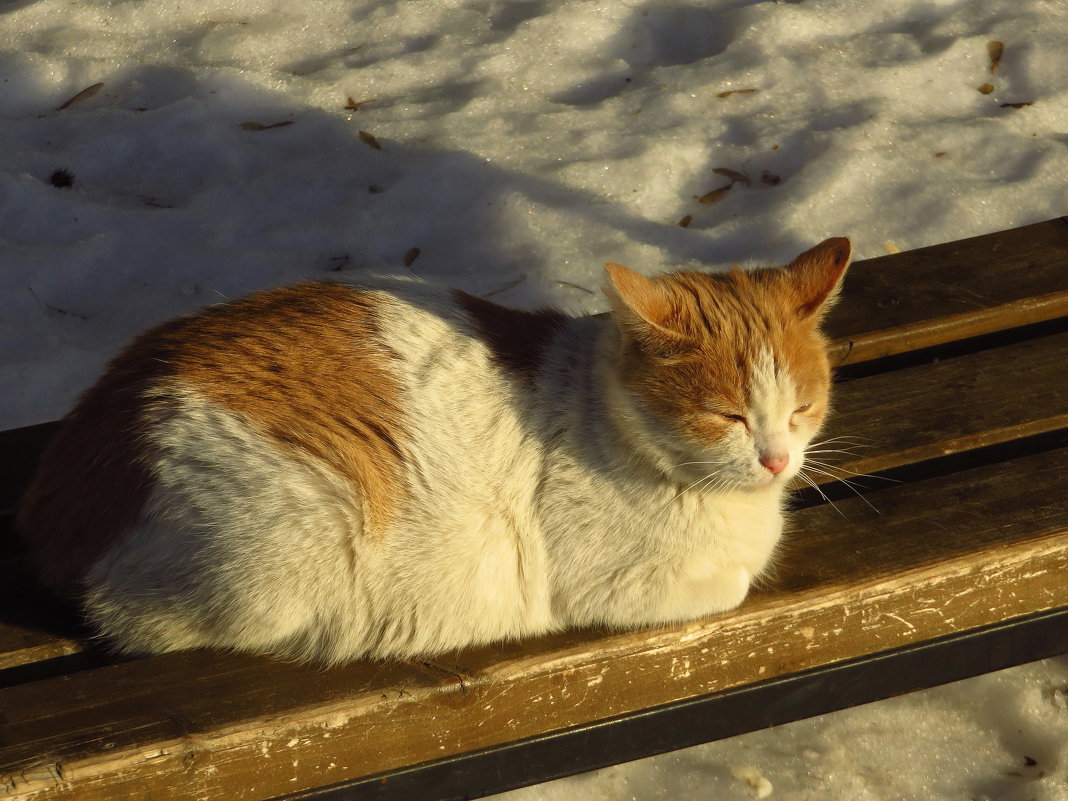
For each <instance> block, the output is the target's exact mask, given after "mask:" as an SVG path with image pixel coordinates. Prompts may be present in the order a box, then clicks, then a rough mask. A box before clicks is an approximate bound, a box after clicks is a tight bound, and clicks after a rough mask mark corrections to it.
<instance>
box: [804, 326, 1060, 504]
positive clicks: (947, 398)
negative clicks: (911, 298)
mask: <svg viewBox="0 0 1068 801" xmlns="http://www.w3.org/2000/svg"><path fill="white" fill-rule="evenodd" d="M1065 365H1068V333H1064V334H1053V335H1050V336H1044V337H1038V338H1036V339H1032V340H1027V341H1024V342H1018V343H1015V344H1013V345H1008V346H1006V347H1002V348H994V349H992V350H988V351H981V352H979V353H970V354H967V355H964V356H958V357H956V358H952V359H947V360H945V361H942V362H939V363H937V364H925V365H922V366H918V367H910V368H906V369H902V370H895V371H893V372H889V373H882V374H879V375H873V376H866V377H864V378H861V379H857V380H855V381H849V382H846V383H844V384H839V385H837V386H836V387H835V389H834V399H833V405H834V409H833V412H832V414H831V419H830V423H829V424H828V426H827V430H826V433H825V434H824V435H822V436H821V437H820V440H830V442H829V444H827V445H823V446H816V447H814V448H813V449H812V450H813V451H827V452H821V453H813V454H812V457H811V458H812V459H814V460H816V461H817V462H826V463H828V464H829V466H828V465H824V466H820V465H818V464H815V463H813V464H812V467H813V468H816V469H826V470H828V471H829V472H831V473H833V474H834V475H832V476H828V475H820V474H818V473H812V474H811V477H812V478H813V479H814V480H815V481H816V482H817V483H819V484H825V483H828V482H831V481H834V480H835V476H837V477H845V478H849V477H850V475H851V474H856V473H874V472H877V471H880V470H887V469H890V468H894V467H900V466H902V465H907V464H912V463H915V462H920V461H923V460H925V459H934V458H937V457H941V456H947V455H949V454H954V453H961V452H964V451H968V450H974V449H976V448H982V447H986V446H988V445H996V444H999V443H1003V442H1011V441H1013V440H1016V439H1020V438H1021V437H1029V436H1034V435H1036V434H1043V433H1046V432H1049V431H1056V430H1058V429H1061V428H1066V427H1068V379H1066V378H1065V376H1066V367H1065ZM837 438H841V439H840V440H838V441H837V442H835V441H834V440H835V439H837ZM836 450H841V451H843V452H842V453H834V452H833V451H836Z"/></svg>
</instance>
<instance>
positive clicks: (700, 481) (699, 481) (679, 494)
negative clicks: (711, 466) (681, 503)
mask: <svg viewBox="0 0 1068 801" xmlns="http://www.w3.org/2000/svg"><path fill="white" fill-rule="evenodd" d="M714 478H716V474H715V473H709V474H708V475H706V476H702V477H701V478H699V479H697V481H695V482H693V483H692V484H690V485H689V486H686V487H684V488H683V489H680V490H679V491H678V492H676V493H675V494H674V495H673V496H671V499H670V500H668V502H667V503H665V504H664V505H663V506H662V507H661V508H660V509H659V510H657V514H662V513H663V512H664V510H666V509H667V508H668V507H670V506H671V504H673V503H674V502H675V501H677V500H678V499H679V498H681V497H682V496H683V495H685V494H686V493H687V492H689V491H690V490H691V489H693V488H694V487H696V486H697V485H698V484H703V483H704V482H706V481H708V480H709V479H714Z"/></svg>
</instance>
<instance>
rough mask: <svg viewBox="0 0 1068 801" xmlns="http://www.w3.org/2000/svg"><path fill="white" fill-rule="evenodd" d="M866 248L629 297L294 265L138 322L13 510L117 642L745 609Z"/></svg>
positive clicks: (345, 654)
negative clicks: (532, 297) (584, 300)
mask: <svg viewBox="0 0 1068 801" xmlns="http://www.w3.org/2000/svg"><path fill="white" fill-rule="evenodd" d="M848 260H849V245H848V242H847V241H846V240H828V242H825V243H823V244H822V245H820V246H817V247H816V248H814V249H812V250H811V251H809V252H807V253H806V254H803V255H802V256H801V257H800V258H799V259H798V260H797V261H795V262H794V263H793V264H791V265H789V266H788V267H786V268H778V269H767V270H757V271H753V272H749V273H745V272H741V271H737V270H735V271H733V272H731V273H728V274H726V275H716V276H710V275H703V274H698V273H686V272H683V273H674V274H671V275H667V276H661V277H658V278H652V279H651V278H646V277H644V276H642V275H639V274H638V273H635V272H632V271H630V270H628V269H626V268H624V267H620V266H619V265H609V266H608V268H607V278H608V281H607V284H606V291H607V293H608V296H609V298H610V300H611V302H612V305H613V309H614V312H613V314H612V315H610V316H597V317H577V318H572V317H567V316H565V315H562V314H560V313H558V312H554V311H551V310H543V311H540V312H521V311H516V310H510V309H504V308H502V307H500V306H496V305H495V304H492V303H489V302H487V301H484V300H481V299H478V298H473V297H472V296H470V295H465V294H463V293H458V292H455V291H451V290H448V289H445V288H442V287H438V286H435V285H432V284H429V283H426V282H421V281H415V280H411V279H402V278H369V279H368V280H367V281H366V282H365V283H363V284H361V285H359V286H351V287H350V286H340V285H331V284H302V285H298V286H295V287H290V288H285V289H279V290H274V291H271V292H265V293H260V294H258V295H253V296H251V297H249V298H246V299H244V300H240V301H237V302H234V303H230V304H223V305H220V306H216V307H212V308H210V309H207V310H205V311H203V312H201V313H199V314H196V315H192V316H190V317H186V318H182V319H180V320H177V321H174V322H171V323H167V324H165V325H163V326H160V327H158V328H157V329H154V330H153V331H150V332H148V333H146V334H144V335H143V336H142V337H140V338H139V339H138V340H137V341H136V342H135V343H134V344H133V345H131V346H130V348H128V349H127V350H126V351H125V352H124V353H123V354H121V355H120V356H119V357H118V358H117V359H116V360H115V362H114V363H113V364H112V365H111V367H110V368H109V370H108V371H107V373H106V374H105V375H104V377H103V378H102V379H101V380H100V381H99V382H98V384H97V385H96V386H95V387H93V388H92V389H90V390H89V392H88V393H86V395H85V396H84V397H83V398H82V399H81V401H80V402H79V404H78V405H77V406H76V407H75V409H74V410H73V411H72V412H71V414H70V415H69V417H68V419H67V421H66V423H65V425H64V427H63V429H62V431H61V434H60V435H59V436H58V437H57V440H56V441H55V443H54V444H53V445H52V446H51V448H50V449H49V451H48V453H47V454H46V456H45V458H44V461H43V464H42V468H41V470H40V473H39V475H38V477H37V479H36V481H35V483H34V484H33V486H32V487H31V489H30V492H29V494H28V495H27V497H26V499H25V502H24V504H23V506H22V509H21V511H20V516H19V527H20V530H21V531H22V532H23V534H24V536H25V537H26V538H27V540H28V541H29V543H30V545H31V547H32V550H33V552H34V553H35V555H36V557H37V560H38V563H39V564H40V566H41V570H42V573H43V575H45V577H46V578H47V579H48V580H49V581H51V582H52V583H53V584H55V585H57V586H59V587H61V588H64V589H66V590H67V591H69V592H72V593H75V594H77V595H78V596H79V597H80V598H81V599H82V600H83V602H84V604H85V609H86V613H87V615H88V617H89V620H90V621H91V622H92V623H93V625H94V626H95V627H96V628H97V629H98V630H99V631H100V632H101V633H102V634H103V635H105V636H106V637H108V638H109V639H110V640H111V641H112V642H113V643H114V644H115V646H116V647H117V648H119V649H121V650H124V651H135V652H137V651H140V652H145V651H148V652H158V651H167V650H174V649H180V648H193V647H201V646H209V647H219V648H229V649H238V650H247V651H254V652H262V653H271V654H277V655H280V656H284V657H288V658H299V659H314V660H320V661H323V662H338V661H344V660H347V659H352V658H356V657H360V656H372V657H379V658H384V657H411V656H423V655H428V654H432V653H435V652H440V651H443V650H447V649H452V648H458V647H463V646H467V645H473V644H478V643H486V642H492V641H497V640H501V639H505V638H514V637H522V636H527V635H534V634H539V633H543V632H547V631H551V630H554V629H559V628H563V627H567V626H576V625H588V624H597V625H609V626H640V625H646V624H650V623H658V622H664V621H672V620H683V619H690V618H693V617H698V616H701V615H706V614H710V613H714V612H718V611H723V610H726V609H730V608H732V607H734V606H737V605H738V604H739V603H741V601H742V600H743V599H744V597H745V595H746V593H747V591H748V587H749V585H750V582H751V581H752V580H753V579H754V577H756V576H758V575H759V574H760V573H761V571H763V570H764V569H765V566H766V565H767V563H768V560H769V559H770V558H771V556H772V553H773V551H774V548H775V544H776V542H777V541H778V539H779V535H780V532H781V529H782V513H781V500H782V496H783V492H784V488H785V486H786V484H787V482H788V481H789V479H790V478H791V477H792V476H794V475H795V474H796V473H797V471H798V470H799V469H800V467H801V464H802V462H803V449H804V447H805V445H806V444H807V443H808V442H809V441H810V440H811V438H812V436H813V435H814V434H815V432H816V430H817V429H818V428H819V426H820V424H821V422H822V419H823V417H824V415H825V414H826V410H827V395H828V383H829V369H828V365H827V357H826V344H825V342H824V340H823V337H822V335H821V334H820V332H819V328H818V325H819V319H820V316H821V314H822V312H823V310H824V309H826V308H827V306H828V305H829V303H830V302H831V301H832V300H833V297H834V294H835V292H836V290H837V287H838V285H839V283H840V280H841V277H842V274H843V273H844V271H845V269H846V266H847V264H848Z"/></svg>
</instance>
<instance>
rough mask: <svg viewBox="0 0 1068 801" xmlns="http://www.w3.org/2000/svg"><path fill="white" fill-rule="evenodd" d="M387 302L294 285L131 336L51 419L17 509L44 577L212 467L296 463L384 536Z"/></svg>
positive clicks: (68, 568) (395, 424)
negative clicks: (58, 420) (355, 501)
mask: <svg viewBox="0 0 1068 801" xmlns="http://www.w3.org/2000/svg"><path fill="white" fill-rule="evenodd" d="M423 292H424V294H425V293H426V292H427V290H426V289H424V290H423ZM391 302H392V303H396V301H394V300H391V295H390V293H388V292H385V291H383V290H381V289H377V288H374V287H370V286H345V285H340V284H329V283H304V284H298V285H295V286H290V287H283V288H280V289H274V290H270V291H266V292H260V293H257V294H254V295H251V296H249V297H247V298H243V299H240V300H237V301H234V302H230V303H225V304H220V305H217V306H212V307H209V308H207V309H204V310H203V311H200V312H198V313H195V314H192V315H188V316H185V317H181V318H178V319H176V320H172V321H170V322H167V323H164V324H162V325H159V326H157V327H155V328H153V329H151V330H149V331H147V332H145V333H144V334H142V335H141V336H140V337H138V338H137V339H136V340H135V341H134V342H133V343H132V344H131V345H130V346H128V347H127V348H126V349H125V350H124V351H123V352H121V353H120V354H119V355H118V356H117V357H116V358H115V359H114V360H113V361H112V363H111V364H110V365H109V367H108V369H107V371H106V372H105V374H104V375H103V376H102V377H101V379H100V380H99V381H98V382H97V383H96V384H95V385H94V386H93V387H91V388H90V389H89V390H88V391H87V392H86V393H85V394H84V395H83V396H82V397H81V399H80V400H79V401H78V403H77V404H76V406H75V407H74V409H73V410H72V411H71V413H70V414H69V415H68V416H67V418H66V419H65V421H64V422H63V425H62V427H61V429H60V431H59V433H58V434H57V436H56V438H55V439H54V441H53V443H52V444H51V445H50V447H49V448H48V450H47V451H46V453H45V455H44V457H43V459H42V464H41V467H40V470H39V472H38V476H37V478H36V480H35V482H34V483H33V485H31V488H30V490H29V492H28V493H27V495H26V497H25V499H24V501H23V504H22V507H21V509H20V515H19V529H20V531H22V533H23V535H24V536H25V537H26V538H27V540H28V541H29V544H30V546H31V550H33V551H34V552H35V553H36V555H37V559H38V562H39V563H40V566H41V569H42V572H43V573H44V575H45V577H46V578H47V579H49V580H50V581H51V582H52V583H54V584H56V585H59V586H62V587H67V586H69V585H71V584H72V583H77V582H78V581H80V580H81V579H82V578H83V575H82V574H83V572H84V571H85V569H86V567H87V566H89V565H91V564H93V562H94V561H95V560H96V558H97V557H99V556H100V555H101V554H102V553H104V552H106V551H107V550H108V549H109V548H110V547H112V546H113V545H115V544H116V542H118V541H119V540H120V539H121V538H122V536H123V535H124V534H125V533H126V532H128V531H129V530H130V529H131V528H132V527H133V526H134V525H135V524H136V523H137V521H138V520H139V519H141V518H142V517H143V515H144V513H145V510H146V508H147V507H148V506H149V505H150V504H151V503H152V501H153V498H158V496H159V495H160V493H161V489H162V487H163V486H164V485H167V484H168V483H170V484H172V485H177V484H178V483H181V479H182V478H183V476H184V478H185V479H189V478H190V476H191V475H194V474H197V473H198V470H199V473H200V474H202V475H203V476H206V475H208V474H209V473H210V472H211V471H210V469H209V468H210V467H211V466H212V463H213V462H216V463H225V462H226V461H227V460H229V461H230V462H231V466H230V470H231V472H239V471H241V470H242V469H245V470H248V469H250V467H251V465H250V462H251V461H256V462H257V464H256V469H255V470H254V471H253V472H254V473H255V475H256V476H257V478H258V479H259V480H261V481H269V480H270V478H271V475H270V473H271V471H270V469H265V468H264V464H270V465H272V466H273V467H274V468H275V471H274V472H275V473H276V476H275V478H276V479H277V480H279V481H286V480H288V479H290V478H292V477H291V476H286V475H285V472H286V467H287V463H290V462H291V463H301V465H302V466H303V467H305V468H310V469H312V470H314V471H317V472H318V473H320V474H322V475H323V476H326V477H327V480H328V482H333V483H335V484H337V485H339V486H341V487H344V486H346V485H348V486H349V487H351V488H352V489H354V490H356V491H358V493H359V496H360V497H361V498H362V499H363V501H364V502H363V504H362V506H363V507H364V508H363V510H362V512H363V513H364V514H365V516H366V517H369V518H371V519H370V520H368V521H365V522H368V523H369V524H370V525H385V524H387V519H386V518H388V516H389V514H390V509H389V507H390V501H389V499H390V498H391V497H395V496H396V494H397V484H398V482H399V481H400V472H401V469H400V459H401V449H402V447H403V442H402V440H403V438H404V435H403V424H404V414H403V410H402V408H401V387H400V384H399V381H398V377H397V372H398V371H397V368H396V362H397V359H398V355H397V354H396V353H395V352H394V351H393V350H392V349H391V347H390V346H389V344H388V339H389V337H388V335H387V332H384V331H383V330H382V325H381V316H382V309H383V307H384V306H385V305H387V304H389V303H391ZM242 457H244V459H242ZM198 462H199V464H198ZM186 483H187V484H188V481H187V482H186ZM207 483H208V482H207V480H206V479H205V487H204V490H205V492H208V491H210V489H211V487H209V486H207ZM216 489H219V490H220V491H221V490H222V489H223V488H222V487H216ZM187 492H192V490H187ZM188 500H189V501H190V502H191V503H196V502H197V501H198V500H200V502H201V505H203V504H204V503H205V501H204V500H203V499H197V498H193V497H190V498H188Z"/></svg>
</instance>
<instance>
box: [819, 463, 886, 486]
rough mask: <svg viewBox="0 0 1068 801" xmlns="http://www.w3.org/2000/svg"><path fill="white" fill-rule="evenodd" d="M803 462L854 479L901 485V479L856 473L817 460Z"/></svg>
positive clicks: (846, 468)
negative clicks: (871, 479)
mask: <svg viewBox="0 0 1068 801" xmlns="http://www.w3.org/2000/svg"><path fill="white" fill-rule="evenodd" d="M805 461H806V462H807V463H809V464H818V465H819V466H820V467H825V468H827V469H828V470H839V471H841V472H843V473H848V474H849V475H851V476H854V477H856V478H874V479H878V480H879V481H892V482H893V483H895V484H901V483H902V482H901V479H898V478H890V477H889V476H880V475H876V474H875V473H858V472H857V471H855V470H850V469H849V468H848V467H839V466H838V465H836V464H828V463H827V462H821V461H820V460H819V459H806V460H805ZM839 481H845V479H844V478H843V479H839Z"/></svg>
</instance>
